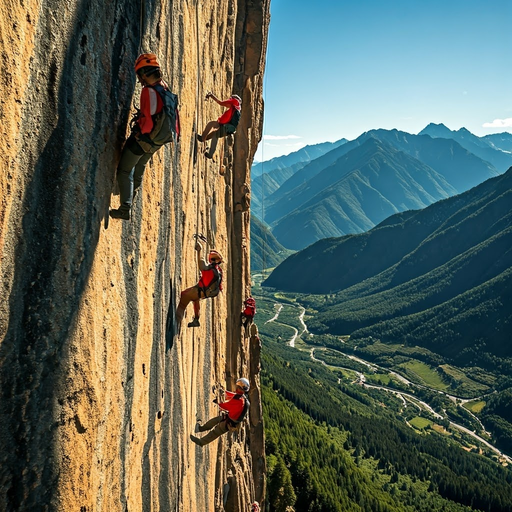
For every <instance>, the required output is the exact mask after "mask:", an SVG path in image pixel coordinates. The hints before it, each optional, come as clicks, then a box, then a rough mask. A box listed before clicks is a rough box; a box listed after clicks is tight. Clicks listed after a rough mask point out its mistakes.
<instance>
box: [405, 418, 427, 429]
mask: <svg viewBox="0 0 512 512" xmlns="http://www.w3.org/2000/svg"><path fill="white" fill-rule="evenodd" d="M409 423H410V424H411V425H412V426H413V427H414V428H417V429H418V430H425V429H427V428H430V427H431V426H432V422H431V421H430V420H427V419H426V418H421V417H420V416H416V417H415V418H413V419H412V420H409Z"/></svg>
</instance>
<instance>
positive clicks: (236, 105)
mask: <svg viewBox="0 0 512 512" xmlns="http://www.w3.org/2000/svg"><path fill="white" fill-rule="evenodd" d="M210 98H212V99H213V100H214V101H216V102H217V103H218V104H219V105H220V106H222V107H226V108H227V109H228V110H226V111H225V112H224V113H223V114H222V115H221V116H220V117H219V118H218V119H217V121H210V122H209V123H208V124H207V125H206V126H205V128H204V130H203V133H202V135H199V134H197V140H198V141H199V142H206V141H207V140H210V139H211V141H212V143H211V145H210V149H207V150H206V151H205V153H204V156H205V157H206V158H213V154H214V153H215V149H216V148H217V142H218V141H219V139H220V138H222V137H226V135H230V134H232V133H235V131H236V127H237V126H238V122H239V121H240V116H241V114H242V99H241V98H240V96H237V95H236V94H233V96H231V97H230V98H228V99H227V100H223V101H221V100H219V99H218V98H217V97H216V96H215V95H214V94H213V93H211V92H209V93H208V94H207V95H206V99H210Z"/></svg>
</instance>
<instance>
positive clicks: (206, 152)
mask: <svg viewBox="0 0 512 512" xmlns="http://www.w3.org/2000/svg"><path fill="white" fill-rule="evenodd" d="M208 151H209V149H207V150H206V151H205V152H204V156H205V157H206V158H208V159H210V160H213V155H210V153H208Z"/></svg>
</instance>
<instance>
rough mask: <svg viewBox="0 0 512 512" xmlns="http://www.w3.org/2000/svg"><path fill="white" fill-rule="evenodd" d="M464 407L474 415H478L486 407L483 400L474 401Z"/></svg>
mask: <svg viewBox="0 0 512 512" xmlns="http://www.w3.org/2000/svg"><path fill="white" fill-rule="evenodd" d="M464 407H465V408H466V409H468V410H469V411H471V412H472V413H474V414H478V413H479V412H480V411H481V410H482V409H483V408H484V407H485V402H484V401H483V400H472V401H471V402H467V403H465V404H464Z"/></svg>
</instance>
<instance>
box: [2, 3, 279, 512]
mask: <svg viewBox="0 0 512 512" xmlns="http://www.w3.org/2000/svg"><path fill="white" fill-rule="evenodd" d="M268 10H269V0H262V1H253V0H202V1H201V2H199V0H196V1H185V0H181V1H174V2H172V3H169V2H164V1H161V0H155V1H148V0H141V1H140V2H120V1H113V2H100V1H97V0H69V1H66V2H63V1H62V0H61V1H58V0H24V1H22V2H20V1H18V0H4V2H3V3H2V5H1V6H0V54H1V59H2V60H1V66H2V70H1V74H0V120H1V123H0V130H1V132H2V133H1V137H0V151H1V153H2V159H1V164H0V165H1V167H2V172H1V173H0V229H1V232H0V256H1V260H0V275H1V281H0V285H1V296H2V300H1V301H0V336H1V337H0V393H1V394H0V496H1V498H0V510H2V511H3V510H6V511H7V510H9V511H10V510H16V511H19V510H58V511H71V510H77V511H81V512H86V511H87V512H89V511H109V512H110V511H118V510H119V511H123V512H124V511H135V510H144V511H153V510H155V511H156V510H169V511H170V510H173V511H174V510H180V511H196V510H197V511H199V510H201V511H202V510H205V511H213V510H229V511H235V510H247V505H248V503H249V501H250V500H253V499H261V498H262V493H263V489H264V469H265V463H264V451H263V446H264V445H263V425H262V420H261V407H260V403H259V390H258V385H259V375H258V373H257V372H258V371H259V343H258V340H257V337H255V336H253V337H252V338H251V339H250V340H249V339H244V338H243V336H242V333H241V329H240V325H239V314H240V308H241V304H242V301H243V298H245V296H246V294H248V293H249V291H250V279H249V241H250V240H249V238H250V237H249V202H250V196H249V185H248V184H249V182H250V180H249V169H250V163H251V160H252V157H253V155H254V152H255V150H256V144H257V141H258V140H259V138H260V136H261V128H262V100H261V95H262V79H263V70H264V56H265V51H266V37H267V28H268V22H269V14H268ZM143 51H146V52H147V51H153V52H155V53H157V55H158V57H159V59H160V61H161V63H162V68H163V71H164V74H165V79H166V81H167V82H168V84H169V85H170V87H171V89H172V90H173V91H174V92H176V93H177V94H178V95H179V98H180V117H181V127H182V135H181V141H180V143H179V145H178V146H172V145H171V146H169V147H166V148H165V149H163V150H160V151H159V152H158V153H157V154H156V155H155V156H154V158H153V159H152V161H151V162H150V164H149V165H148V166H147V168H146V173H145V177H144V183H143V189H142V193H140V194H139V195H138V197H137V199H136V202H135V205H134V210H133V211H134V215H133V218H132V220H131V221H130V222H122V221H118V220H111V221H110V226H109V228H108V230H105V229H104V228H103V220H104V217H105V215H106V212H107V209H108V205H109V201H110V196H111V190H112V188H113V183H114V176H115V169H116V165H117V162H118V159H119V155H120V150H121V147H122V142H123V140H124V137H125V135H126V132H127V122H128V119H129V116H130V114H131V111H132V110H133V104H134V103H135V104H136V103H137V102H138V95H139V92H140V87H139V86H137V85H136V84H135V75H134V72H133V62H134V60H135V58H136V56H137V54H138V53H139V52H143ZM208 90H212V91H214V92H215V93H216V94H217V95H218V96H219V97H225V96H228V95H230V94H231V93H236V94H239V95H240V96H241V97H242V99H243V108H242V110H243V112H242V119H241V122H240V125H239V128H238V130H237V133H236V135H235V136H234V137H230V138H228V139H225V140H222V141H221V142H220V143H219V147H218V150H217V151H218V154H217V162H216V163H212V162H207V161H206V160H205V159H204V158H203V157H201V155H199V157H198V159H197V164H196V165H195V166H194V162H193V146H194V142H193V140H194V139H193V137H194V130H195V129H196V126H197V125H198V127H199V128H200V129H202V128H203V126H204V125H205V123H206V122H207V121H208V120H210V119H215V118H216V117H218V116H219V115H220V113H221V109H220V108H219V107H218V106H217V105H216V104H214V103H213V102H206V101H205V100H204V96H205V93H206V92H207V91H208ZM222 153H223V157H224V158H222V159H221V158H220V157H221V154H222ZM221 163H225V164H226V168H225V174H224V175H223V176H221V175H219V167H220V164H221ZM117 204H118V197H116V196H114V197H112V205H113V206H114V207H116V206H117ZM196 232H201V233H204V234H205V235H206V236H207V238H208V247H216V248H217V249H218V250H219V251H220V252H221V253H222V254H224V255H225V257H226V260H227V262H226V263H225V265H224V271H225V290H224V292H223V293H222V294H221V295H220V296H219V297H217V298H216V299H214V300H208V301H203V303H202V318H201V319H202V323H201V325H202V326H201V328H199V329H187V328H186V326H185V324H186V321H185V322H184V326H183V327H182V330H181V334H180V335H178V336H173V335H172V332H171V331H172V323H173V312H174V309H175V306H176V299H177V298H178V299H179V294H180V292H181V290H182V289H184V288H186V287H188V286H191V285H192V284H194V283H195V282H196V280H197V277H198V275H197V268H196V264H195V252H194V240H193V235H194V233H196ZM189 308H190V309H191V306H189ZM187 314H188V319H190V317H191V310H189V311H187ZM239 375H245V376H247V377H249V378H250V380H251V384H252V385H253V389H252V390H251V399H252V404H251V418H250V424H248V423H247V424H246V425H245V426H244V427H243V428H242V429H241V430H240V431H239V432H235V433H230V434H227V435H226V436H223V438H221V439H220V440H219V441H216V442H214V443H212V444H211V445H209V446H208V447H204V448H199V447H196V446H195V445H194V444H192V443H191V442H190V441H189V434H190V433H191V432H193V428H194V425H195V422H196V420H197V419H199V418H200V419H205V418H207V417H209V416H211V415H213V414H215V412H216V411H215V409H214V407H213V405H212V404H211V400H212V398H213V397H214V396H215V395H214V393H213V392H212V391H216V390H217V389H218V388H220V387H222V388H228V389H229V388H232V387H233V385H234V381H235V380H236V378H237V377H238V376H239Z"/></svg>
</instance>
